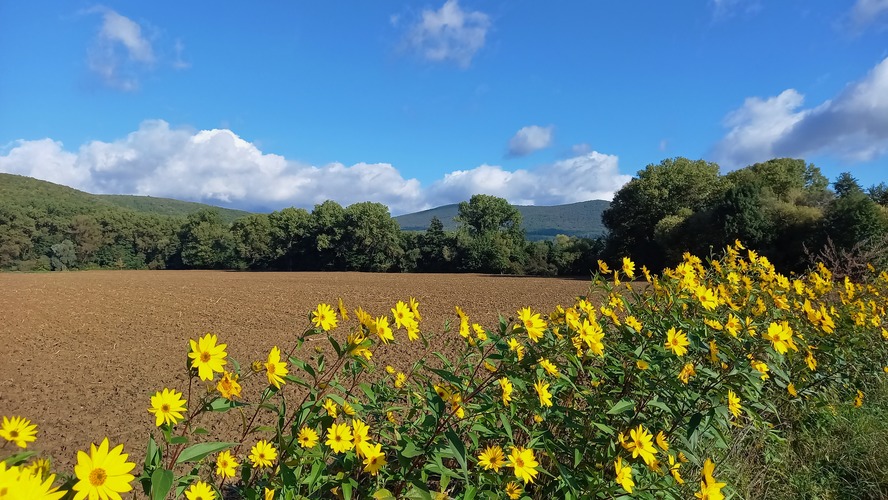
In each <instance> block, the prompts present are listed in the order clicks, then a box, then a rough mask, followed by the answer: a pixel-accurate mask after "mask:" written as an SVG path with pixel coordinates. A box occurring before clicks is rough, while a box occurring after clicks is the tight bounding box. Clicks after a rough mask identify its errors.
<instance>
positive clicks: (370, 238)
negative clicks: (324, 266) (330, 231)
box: [339, 202, 404, 272]
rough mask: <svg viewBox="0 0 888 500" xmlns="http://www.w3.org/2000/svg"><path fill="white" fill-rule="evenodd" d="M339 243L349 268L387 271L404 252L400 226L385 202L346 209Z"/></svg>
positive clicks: (352, 206)
mask: <svg viewBox="0 0 888 500" xmlns="http://www.w3.org/2000/svg"><path fill="white" fill-rule="evenodd" d="M342 224H343V230H342V233H341V239H340V243H339V247H340V251H341V256H342V260H343V261H344V263H345V266H346V269H349V270H354V271H373V272H385V271H389V270H391V269H392V268H394V267H395V266H396V265H397V264H398V263H399V260H400V258H401V255H402V254H403V253H404V249H403V248H401V227H400V226H399V225H398V222H397V221H395V220H394V219H392V216H391V214H390V213H389V210H388V207H386V206H385V205H383V204H382V203H372V202H363V203H355V204H353V205H350V206H349V207H348V208H346V209H345V212H344V217H343V219H342Z"/></svg>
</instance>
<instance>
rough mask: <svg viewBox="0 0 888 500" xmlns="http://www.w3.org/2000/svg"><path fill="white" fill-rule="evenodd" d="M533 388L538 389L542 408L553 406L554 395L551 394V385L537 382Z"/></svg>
mask: <svg viewBox="0 0 888 500" xmlns="http://www.w3.org/2000/svg"><path fill="white" fill-rule="evenodd" d="M533 388H534V389H536V392H537V396H539V397H540V404H541V405H542V406H552V393H551V392H549V384H546V383H544V382H543V381H542V380H537V381H536V383H535V384H533Z"/></svg>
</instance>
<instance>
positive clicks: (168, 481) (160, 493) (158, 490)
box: [151, 468, 173, 500]
mask: <svg viewBox="0 0 888 500" xmlns="http://www.w3.org/2000/svg"><path fill="white" fill-rule="evenodd" d="M172 487H173V471H171V470H167V469H163V468H158V469H155V470H154V473H153V474H151V498H152V499H154V500H163V499H164V498H166V497H167V495H168V494H169V492H170V488H172Z"/></svg>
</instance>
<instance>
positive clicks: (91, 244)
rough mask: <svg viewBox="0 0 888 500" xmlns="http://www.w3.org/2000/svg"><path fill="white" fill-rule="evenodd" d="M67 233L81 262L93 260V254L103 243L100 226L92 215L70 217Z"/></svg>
mask: <svg viewBox="0 0 888 500" xmlns="http://www.w3.org/2000/svg"><path fill="white" fill-rule="evenodd" d="M68 234H69V235H70V238H71V240H72V241H73V242H74V248H75V250H76V252H77V255H78V257H79V258H80V262H81V263H82V264H86V263H90V262H93V256H94V255H95V253H96V251H98V250H99V248H101V247H102V244H103V243H104V241H103V239H102V227H101V226H100V225H99V223H98V221H96V218H95V217H93V216H92V215H75V216H74V217H72V218H71V222H70V225H69V229H68Z"/></svg>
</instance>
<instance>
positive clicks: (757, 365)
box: [750, 359, 770, 380]
mask: <svg viewBox="0 0 888 500" xmlns="http://www.w3.org/2000/svg"><path fill="white" fill-rule="evenodd" d="M750 364H752V367H753V368H754V369H755V370H756V371H758V372H759V373H761V374H762V380H767V379H768V377H769V376H770V375H768V365H767V363H765V362H764V361H759V360H757V359H753V360H752V361H750Z"/></svg>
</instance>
